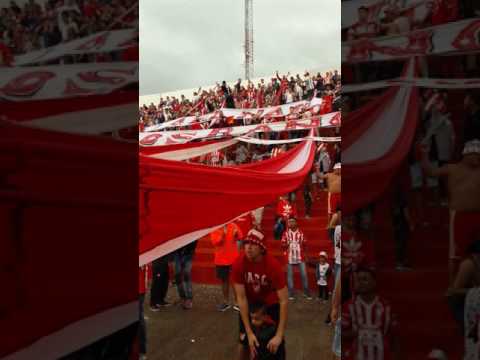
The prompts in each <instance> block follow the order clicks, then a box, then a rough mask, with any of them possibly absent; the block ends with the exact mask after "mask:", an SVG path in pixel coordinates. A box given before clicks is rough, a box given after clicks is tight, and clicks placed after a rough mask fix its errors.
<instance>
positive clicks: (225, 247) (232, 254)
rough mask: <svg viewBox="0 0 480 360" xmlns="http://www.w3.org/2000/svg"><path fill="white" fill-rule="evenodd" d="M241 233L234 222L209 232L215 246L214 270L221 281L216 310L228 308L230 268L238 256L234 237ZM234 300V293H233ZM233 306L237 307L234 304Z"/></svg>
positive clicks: (239, 235)
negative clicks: (221, 295)
mask: <svg viewBox="0 0 480 360" xmlns="http://www.w3.org/2000/svg"><path fill="white" fill-rule="evenodd" d="M241 238H243V235H242V233H241V230H240V229H239V227H238V226H237V225H236V224H235V223H230V224H228V225H225V226H223V227H221V228H219V229H217V230H215V231H214V232H212V233H211V234H210V239H211V241H212V244H213V246H214V247H215V260H214V262H215V270H216V274H217V277H218V279H219V280H220V281H221V282H222V294H223V303H221V304H219V305H218V306H217V309H218V311H222V312H223V311H226V310H228V309H229V308H230V306H231V305H230V297H229V294H230V270H231V268H232V264H233V262H234V261H235V259H236V258H237V256H238V249H237V245H236V243H235V242H236V240H235V239H241ZM234 300H235V294H234ZM234 308H236V309H238V306H237V305H236V304H235V305H234Z"/></svg>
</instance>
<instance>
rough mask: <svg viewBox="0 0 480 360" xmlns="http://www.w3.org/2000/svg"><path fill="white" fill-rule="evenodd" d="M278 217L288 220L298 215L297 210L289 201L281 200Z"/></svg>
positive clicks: (278, 205) (278, 206)
mask: <svg viewBox="0 0 480 360" xmlns="http://www.w3.org/2000/svg"><path fill="white" fill-rule="evenodd" d="M276 214H277V216H279V217H282V218H283V219H285V220H287V219H288V218H289V217H291V216H296V215H297V209H296V208H295V206H294V205H292V204H290V202H289V201H288V200H282V199H281V200H279V201H278V203H277V211H276Z"/></svg>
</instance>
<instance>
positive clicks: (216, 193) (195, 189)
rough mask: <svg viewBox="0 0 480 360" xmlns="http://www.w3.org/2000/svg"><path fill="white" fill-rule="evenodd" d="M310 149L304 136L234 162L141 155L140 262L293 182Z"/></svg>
mask: <svg viewBox="0 0 480 360" xmlns="http://www.w3.org/2000/svg"><path fill="white" fill-rule="evenodd" d="M314 155H315V146H314V143H313V141H312V140H307V141H305V142H303V143H302V144H300V145H298V146H296V147H295V148H293V149H292V150H290V151H287V152H286V153H284V154H281V155H279V156H277V157H275V158H273V159H269V160H265V161H260V162H257V163H252V164H246V165H241V166H237V167H224V168H222V167H218V168H214V167H207V166H204V165H198V164H190V163H184V162H179V161H168V160H162V159H154V158H151V157H145V156H141V157H140V194H139V195H140V260H139V263H140V265H144V264H147V263H149V262H151V261H153V260H155V259H157V258H159V257H161V256H163V255H165V254H168V253H170V252H172V251H175V250H176V249H178V248H180V247H182V246H184V245H186V244H188V243H190V242H192V241H194V240H196V239H199V238H200V237H202V236H205V235H207V234H208V233H209V232H211V231H213V230H214V229H216V228H217V227H219V226H222V225H223V224H225V223H228V222H230V221H231V220H233V219H235V218H237V217H238V216H240V215H242V214H243V213H245V212H247V211H251V210H253V209H256V208H259V207H261V206H264V205H266V204H269V203H271V202H272V201H275V199H277V198H278V196H279V195H282V194H286V193H288V192H290V191H292V190H294V189H296V188H298V186H300V185H301V184H302V182H303V181H304V179H305V176H307V174H308V172H309V171H310V169H311V167H312V164H313V159H314ZM239 169H242V171H239ZM166 205H168V206H166ZM219 209H221V211H218V210H219Z"/></svg>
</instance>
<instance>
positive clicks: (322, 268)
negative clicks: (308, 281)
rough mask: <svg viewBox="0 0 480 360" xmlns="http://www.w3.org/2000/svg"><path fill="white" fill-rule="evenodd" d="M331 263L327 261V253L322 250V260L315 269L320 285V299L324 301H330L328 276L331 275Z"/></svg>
mask: <svg viewBox="0 0 480 360" xmlns="http://www.w3.org/2000/svg"><path fill="white" fill-rule="evenodd" d="M330 274H331V270H330V264H329V263H328V262H327V253H326V252H325V251H320V262H319V263H318V264H317V266H316V269H315V275H316V277H317V285H318V300H320V301H321V302H322V303H325V302H327V301H328V278H329V277H330Z"/></svg>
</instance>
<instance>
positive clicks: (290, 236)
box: [282, 229, 307, 264]
mask: <svg viewBox="0 0 480 360" xmlns="http://www.w3.org/2000/svg"><path fill="white" fill-rule="evenodd" d="M306 242H307V241H306V239H305V236H304V235H303V232H302V231H301V230H300V229H297V230H295V231H293V230H292V229H287V230H286V231H285V232H284V233H283V236H282V246H283V247H284V248H285V249H286V251H287V254H288V263H289V264H299V263H301V262H303V261H305V245H306Z"/></svg>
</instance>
